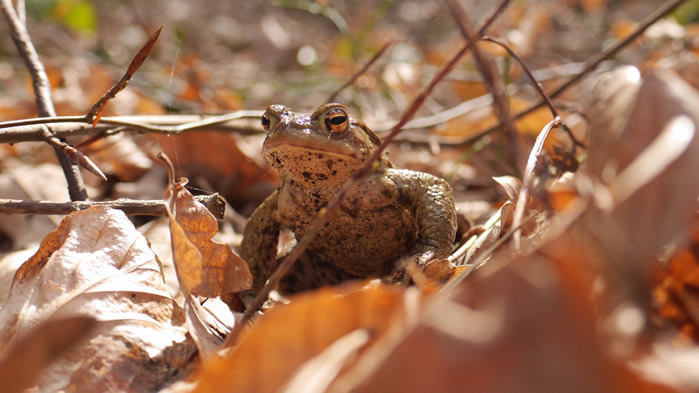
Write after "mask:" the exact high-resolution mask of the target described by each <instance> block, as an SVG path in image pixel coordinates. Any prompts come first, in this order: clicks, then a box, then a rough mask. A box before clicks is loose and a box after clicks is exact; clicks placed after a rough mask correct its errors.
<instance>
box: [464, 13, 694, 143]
mask: <svg viewBox="0 0 699 393" xmlns="http://www.w3.org/2000/svg"><path fill="white" fill-rule="evenodd" d="M685 1H687V0H672V1H668V2H667V3H665V4H664V5H663V6H661V7H660V8H658V9H657V10H655V11H654V12H653V13H651V14H650V15H648V16H647V17H646V18H645V19H644V20H643V21H641V23H639V24H638V26H636V28H635V29H634V30H633V31H632V32H631V33H629V35H627V36H626V37H625V38H624V39H622V40H619V41H617V42H615V43H614V44H613V45H612V46H610V47H609V48H607V49H605V50H603V51H602V52H600V53H598V54H597V55H595V56H593V57H591V58H589V59H588V60H586V61H585V66H584V67H583V69H582V71H580V72H579V73H577V74H576V75H575V76H573V77H571V78H569V79H568V80H567V81H565V82H563V83H562V84H561V85H560V86H558V87H557V88H555V89H554V90H553V91H552V92H551V93H550V94H549V97H551V98H556V97H558V96H559V95H560V94H561V93H563V92H564V91H566V90H567V89H568V88H569V87H571V86H573V85H575V84H576V83H578V82H579V81H580V79H582V77H583V76H585V75H587V74H588V73H589V72H590V71H592V70H594V69H595V68H597V66H598V65H599V64H600V63H601V62H603V61H604V60H607V59H608V58H610V57H612V56H614V55H616V54H617V53H619V51H621V50H622V49H624V48H625V47H626V46H628V45H629V44H630V43H631V42H633V41H634V40H635V39H636V38H638V37H639V36H640V35H641V34H643V32H645V31H646V30H647V29H648V28H649V27H650V26H651V25H653V24H654V23H655V22H657V21H658V20H660V19H661V18H663V17H665V16H666V15H668V14H669V13H671V12H672V11H673V10H674V9H675V8H677V7H679V6H680V5H681V4H682V3H684V2H685ZM544 105H545V102H544V100H540V101H539V102H537V103H536V104H534V105H532V106H530V107H529V108H527V109H525V110H523V111H521V112H518V113H517V114H515V115H514V116H513V119H519V118H521V117H523V116H526V115H528V114H530V113H532V112H534V111H535V110H537V109H539V108H541V107H542V106H544ZM503 124H504V123H503V122H500V123H498V124H496V125H494V126H493V127H490V128H488V129H485V130H483V131H479V132H477V133H475V134H473V135H471V136H469V137H468V138H466V139H465V140H463V141H461V142H460V143H459V144H464V145H468V144H471V143H473V142H474V141H476V140H478V139H480V138H482V137H484V136H485V135H488V134H490V133H491V132H493V131H495V130H497V129H499V128H500V127H502V126H503Z"/></svg>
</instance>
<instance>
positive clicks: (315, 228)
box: [224, 0, 510, 347]
mask: <svg viewBox="0 0 699 393" xmlns="http://www.w3.org/2000/svg"><path fill="white" fill-rule="evenodd" d="M509 2H510V0H504V1H503V2H502V3H501V5H500V7H498V8H497V10H496V11H495V12H494V14H493V16H491V17H490V18H489V19H488V21H487V22H486V23H485V24H484V25H483V27H481V28H480V29H479V36H482V35H483V33H484V32H485V30H486V29H487V28H488V26H489V25H490V24H491V23H492V22H493V21H494V20H495V18H496V17H497V15H499V14H500V13H501V12H502V11H503V10H504V9H505V7H506V6H507V4H509ZM470 46H471V45H465V46H464V47H463V48H461V50H459V51H458V52H457V53H456V54H455V55H454V56H453V57H452V58H451V59H450V60H449V62H448V63H447V64H445V65H444V66H442V68H441V69H440V72H438V73H437V74H436V75H435V76H434V77H433V78H432V80H431V81H430V83H428V85H427V86H425V87H424V88H423V89H422V91H421V92H420V94H418V95H417V96H416V97H415V98H414V99H413V101H412V102H411V103H410V105H408V107H407V108H406V109H405V110H404V111H403V113H402V115H401V117H400V120H399V121H398V123H396V125H394V126H393V129H392V130H391V132H390V133H389V134H388V135H387V136H386V137H385V138H384V140H383V142H382V143H381V145H380V146H379V147H378V148H377V149H376V151H375V152H374V153H373V154H372V155H371V156H370V157H368V158H367V159H366V160H365V161H364V164H363V165H362V167H361V168H359V170H358V171H357V172H356V173H355V174H354V175H353V176H352V178H351V179H350V181H349V182H347V184H345V185H344V186H343V187H342V189H341V190H340V191H339V192H338V193H337V195H335V197H334V198H333V199H332V200H331V201H330V203H328V205H327V206H326V207H325V208H323V209H321V210H320V212H318V215H317V216H316V217H315V218H314V220H313V223H312V224H311V226H310V228H308V230H307V231H306V233H305V234H304V236H303V237H302V238H301V239H300V240H299V241H298V243H297V244H296V246H295V247H294V248H293V249H292V250H291V252H290V253H289V254H287V256H286V257H284V259H283V260H282V262H281V263H280V264H279V266H278V267H277V270H275V271H274V273H273V274H272V276H271V277H270V278H269V280H268V282H267V284H265V286H264V287H263V288H262V290H260V292H259V293H258V294H257V296H256V297H255V299H254V300H253V302H252V304H251V305H250V307H248V308H247V310H245V314H243V317H242V318H241V320H240V321H238V323H237V324H236V326H235V328H234V329H233V331H232V332H231V333H230V334H229V335H228V337H226V341H225V343H224V346H226V347H229V346H231V345H233V344H234V343H235V342H236V341H237V339H238V336H239V335H240V333H241V332H242V329H243V328H244V327H245V325H246V324H247V322H248V321H249V320H250V319H251V318H252V317H253V315H254V314H255V313H256V312H257V310H258V309H259V308H260V307H261V306H262V304H263V303H264V301H265V300H266V299H267V297H268V296H269V294H270V292H271V291H272V290H273V289H275V288H277V285H278V283H279V280H280V279H281V278H282V277H283V276H284V275H285V274H286V273H287V272H288V271H289V270H290V269H291V267H292V266H293V264H294V263H295V262H296V261H297V260H298V258H299V257H300V256H301V254H302V253H303V252H304V251H305V250H306V248H307V247H308V246H309V245H310V243H311V242H312V241H313V239H315V237H316V236H317V235H318V233H319V232H320V231H321V230H322V228H323V226H324V225H325V223H327V222H328V220H329V219H330V217H331V216H332V215H333V214H334V213H335V212H336V211H337V210H338V208H339V207H340V204H341V203H342V201H344V199H345V197H346V196H347V194H348V193H349V191H350V190H351V189H352V188H354V186H356V185H357V184H358V183H359V182H360V181H362V180H363V179H364V178H365V177H366V176H368V175H369V174H370V173H371V172H372V170H373V167H374V163H375V162H376V161H377V160H378V159H379V157H380V156H381V154H383V152H384V150H386V147H388V145H389V144H390V143H391V142H392V141H393V139H395V137H396V136H397V135H398V134H399V133H400V132H401V130H402V127H403V126H404V125H405V124H406V123H407V122H408V120H409V119H410V118H411V117H412V116H413V115H414V114H415V113H416V112H417V110H418V109H419V108H420V107H421V106H422V104H423V102H424V101H425V100H426V99H427V97H428V96H429V95H430V93H431V92H432V90H433V89H434V88H435V86H437V83H439V82H440V81H441V80H442V79H444V77H445V76H446V75H447V74H448V73H449V72H450V71H451V70H452V69H453V68H454V66H455V65H456V63H457V62H458V61H459V60H460V59H461V58H462V57H463V56H464V55H465V54H466V53H467V52H468V49H469V48H470Z"/></svg>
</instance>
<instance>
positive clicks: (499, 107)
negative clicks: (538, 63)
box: [448, 0, 519, 168]
mask: <svg viewBox="0 0 699 393" xmlns="http://www.w3.org/2000/svg"><path fill="white" fill-rule="evenodd" d="M448 4H449V7H450V8H451V10H452V13H453V16H454V19H455V20H456V23H457V24H458V25H459V29H460V30H461V35H463V36H464V39H465V40H466V42H467V43H468V45H469V46H470V47H471V53H472V55H473V58H474V59H475V60H476V64H477V65H478V69H479V70H480V72H481V75H482V76H483V81H484V82H485V85H486V86H487V87H488V90H489V91H490V93H491V94H492V95H493V106H494V108H495V112H496V113H497V114H498V117H499V118H500V119H501V121H502V122H503V123H504V124H505V135H506V139H507V142H508V145H509V148H510V154H512V161H513V162H514V164H515V167H517V168H519V167H518V165H519V143H518V142H517V131H516V129H515V126H514V123H513V122H512V119H511V118H510V110H509V106H508V105H507V97H506V96H505V88H504V87H503V85H502V83H501V81H500V80H499V79H496V78H495V76H494V75H493V74H494V73H493V67H492V65H491V63H490V61H488V60H487V59H486V58H485V57H484V56H483V55H482V54H481V51H480V49H479V48H478V46H477V45H476V42H475V40H474V38H473V35H472V34H471V33H470V32H469V29H468V27H467V26H466V20H467V18H466V14H465V12H464V10H463V8H461V6H460V5H459V3H458V2H456V1H455V0H449V1H448Z"/></svg>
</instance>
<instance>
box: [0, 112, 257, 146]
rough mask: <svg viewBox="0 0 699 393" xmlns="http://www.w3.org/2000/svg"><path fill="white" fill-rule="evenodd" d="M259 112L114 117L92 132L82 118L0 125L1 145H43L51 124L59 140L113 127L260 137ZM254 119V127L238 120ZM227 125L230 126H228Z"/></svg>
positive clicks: (48, 119)
mask: <svg viewBox="0 0 699 393" xmlns="http://www.w3.org/2000/svg"><path fill="white" fill-rule="evenodd" d="M262 113H263V112H262V111H256V110H248V111H237V112H232V113H227V114H225V115H220V116H208V117H207V116H202V115H163V116H113V117H103V118H102V119H100V124H99V125H97V126H96V127H95V128H94V129H93V128H92V125H91V124H90V123H89V122H88V121H87V120H86V118H85V116H58V117H51V118H38V119H24V120H13V121H6V122H0V143H19V142H37V141H43V137H42V133H43V127H44V126H45V125H48V124H52V126H51V131H52V132H53V133H54V135H56V136H57V137H59V138H69V137H76V136H82V135H87V134H94V133H99V132H104V131H106V130H110V129H113V128H115V127H121V128H128V129H133V130H135V131H140V132H152V133H165V134H179V133H182V132H185V131H191V130H203V129H207V130H210V129H212V128H213V129H215V130H221V131H237V132H247V133H260V132H262V128H261V127H259V119H260V116H262ZM244 119H254V120H256V121H255V123H254V125H253V124H251V123H247V122H246V123H243V122H242V121H241V120H244ZM227 123H230V124H227Z"/></svg>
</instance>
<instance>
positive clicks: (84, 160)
mask: <svg viewBox="0 0 699 393" xmlns="http://www.w3.org/2000/svg"><path fill="white" fill-rule="evenodd" d="M43 127H44V130H43V137H44V141H46V143H48V144H49V145H51V146H53V147H54V149H57V150H60V151H62V152H63V154H65V155H66V156H67V157H68V158H70V159H71V161H73V162H74V163H76V164H78V165H80V166H81V167H83V168H85V169H87V170H88V171H90V173H92V174H93V175H95V176H97V177H101V178H102V180H104V181H107V176H105V175H104V173H103V172H102V171H101V170H100V169H99V168H98V167H97V165H95V163H94V162H92V160H90V159H89V158H88V157H87V156H86V155H84V154H83V153H81V152H80V151H79V150H78V149H76V148H74V147H72V146H70V145H69V144H67V143H65V142H63V141H62V140H60V139H58V138H56V136H55V135H54V134H53V133H52V132H51V130H49V127H48V126H46V125H44V126H43Z"/></svg>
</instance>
